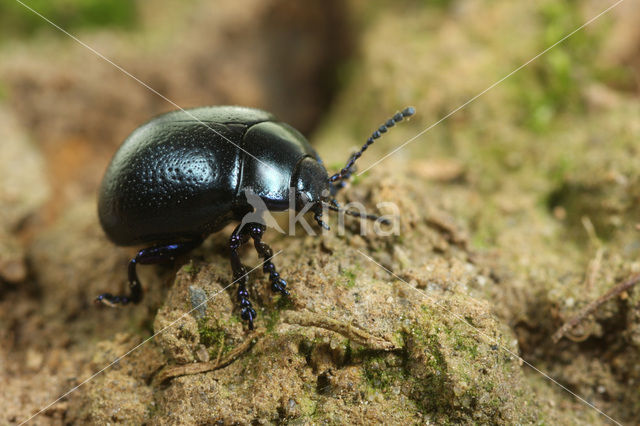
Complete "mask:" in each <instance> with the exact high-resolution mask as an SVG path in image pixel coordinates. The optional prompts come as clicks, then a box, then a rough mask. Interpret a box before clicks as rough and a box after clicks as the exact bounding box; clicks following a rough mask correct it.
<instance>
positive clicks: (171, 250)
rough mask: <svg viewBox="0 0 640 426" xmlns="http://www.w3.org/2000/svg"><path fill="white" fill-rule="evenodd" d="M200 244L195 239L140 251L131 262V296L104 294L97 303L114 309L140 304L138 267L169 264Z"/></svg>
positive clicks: (140, 292)
mask: <svg viewBox="0 0 640 426" xmlns="http://www.w3.org/2000/svg"><path fill="white" fill-rule="evenodd" d="M200 244H202V239H195V240H190V241H184V242H180V243H176V244H165V245H157V246H153V247H148V248H145V249H142V250H140V251H139V252H138V254H136V256H135V257H134V258H133V259H131V260H130V261H129V295H128V296H125V295H113V294H111V293H104V294H101V295H100V296H98V297H97V298H96V302H100V303H103V304H105V305H107V306H112V307H115V306H117V305H127V304H129V303H139V302H140V301H141V300H142V286H141V285H140V280H139V279H138V274H137V272H136V265H138V264H142V265H152V264H158V263H164V262H169V261H172V260H174V259H175V258H176V257H178V256H180V255H182V254H185V253H187V252H189V251H191V250H193V249H194V248H196V247H198V246H199V245H200Z"/></svg>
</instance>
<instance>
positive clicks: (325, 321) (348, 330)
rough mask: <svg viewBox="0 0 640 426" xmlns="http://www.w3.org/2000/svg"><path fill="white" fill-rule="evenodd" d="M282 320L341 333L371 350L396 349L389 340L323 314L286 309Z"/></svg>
mask: <svg viewBox="0 0 640 426" xmlns="http://www.w3.org/2000/svg"><path fill="white" fill-rule="evenodd" d="M282 321H283V322H285V323H287V324H296V325H301V326H305V327H318V328H324V329H325V330H329V331H333V332H335V333H338V334H341V335H343V336H344V337H347V338H349V339H351V340H353V341H354V342H356V343H358V344H361V345H363V346H366V347H367V348H369V349H373V350H382V351H391V350H394V349H398V348H397V347H396V345H395V344H393V343H392V342H390V341H389V340H386V339H383V338H381V337H377V336H374V335H372V334H369V333H367V332H366V331H364V330H362V329H360V328H357V327H355V326H353V325H351V324H347V323H344V322H340V321H337V320H335V319H333V318H330V317H327V316H325V315H321V314H317V313H315V312H309V311H302V312H296V311H286V312H283V313H282Z"/></svg>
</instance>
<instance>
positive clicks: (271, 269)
mask: <svg viewBox="0 0 640 426" xmlns="http://www.w3.org/2000/svg"><path fill="white" fill-rule="evenodd" d="M245 226H247V227H248V228H249V235H251V238H253V244H254V246H255V248H256V251H257V252H258V256H260V257H261V258H263V259H264V264H263V265H262V270H263V271H264V273H265V274H267V273H268V274H269V280H271V290H273V291H274V292H279V293H282V294H283V295H285V296H288V295H289V292H288V291H287V282H286V281H285V280H283V279H282V278H280V274H279V273H278V271H276V265H274V264H273V262H272V261H271V258H272V257H273V250H271V247H269V245H267V243H265V242H263V241H262V236H263V235H264V232H265V231H266V226H264V225H262V224H260V223H248V224H246V225H245Z"/></svg>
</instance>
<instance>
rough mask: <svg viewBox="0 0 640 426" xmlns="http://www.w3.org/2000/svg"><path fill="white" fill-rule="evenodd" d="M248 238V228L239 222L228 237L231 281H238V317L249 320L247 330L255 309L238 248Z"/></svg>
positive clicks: (251, 326) (250, 325)
mask: <svg viewBox="0 0 640 426" xmlns="http://www.w3.org/2000/svg"><path fill="white" fill-rule="evenodd" d="M248 240H249V234H248V230H247V229H246V228H244V226H243V224H240V225H238V226H237V227H236V229H234V230H233V232H232V233H231V237H230V238H229V249H230V251H231V254H230V257H231V270H232V271H233V281H234V282H236V281H237V282H238V301H239V302H240V308H241V310H240V317H241V318H242V319H243V320H245V321H248V322H249V330H253V320H254V318H255V317H256V311H255V310H254V309H253V307H252V306H251V301H250V300H249V291H248V290H247V281H248V277H247V268H245V267H244V265H243V264H242V262H241V261H240V255H239V253H238V250H239V249H240V246H242V244H244V243H246V242H247V241H248Z"/></svg>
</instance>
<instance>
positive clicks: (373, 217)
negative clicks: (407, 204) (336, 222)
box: [322, 200, 391, 225]
mask: <svg viewBox="0 0 640 426" xmlns="http://www.w3.org/2000/svg"><path fill="white" fill-rule="evenodd" d="M331 202H332V203H333V204H329V203H326V202H324V201H323V202H322V204H323V205H324V206H325V207H326V208H328V209H329V210H333V211H334V212H339V213H344V214H346V215H349V216H354V217H360V218H364V219H368V220H372V221H374V222H375V221H377V220H379V221H380V223H383V224H385V225H391V221H390V220H389V219H385V218H383V217H380V216H376V215H374V214H365V213H360V212H358V211H354V210H344V209H342V208H340V205H339V204H338V202H337V201H335V200H332V201H331Z"/></svg>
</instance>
